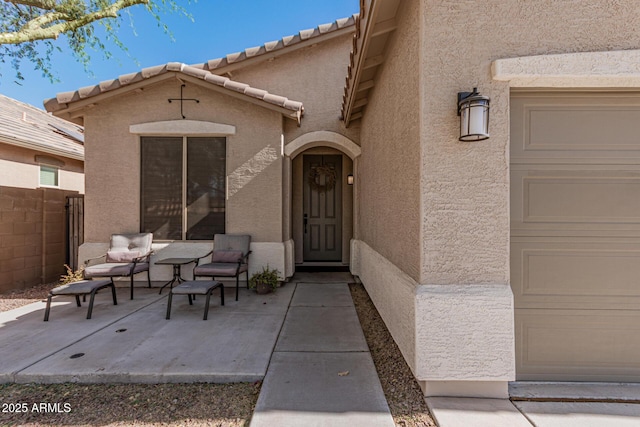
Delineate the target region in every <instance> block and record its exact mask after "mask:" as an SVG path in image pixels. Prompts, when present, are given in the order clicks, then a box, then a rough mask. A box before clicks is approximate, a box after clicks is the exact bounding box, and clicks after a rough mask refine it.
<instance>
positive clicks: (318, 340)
mask: <svg viewBox="0 0 640 427" xmlns="http://www.w3.org/2000/svg"><path fill="white" fill-rule="evenodd" d="M344 286H346V285H344ZM276 351H333V352H340V351H369V347H368V346H367V342H366V340H365V338H364V334H363V333H362V328H361V326H360V322H359V321H358V315H357V314H356V310H355V308H354V307H291V308H289V312H288V313H287V318H286V319H285V322H284V326H283V327H282V332H281V334H280V338H279V339H278V344H277V345H276Z"/></svg>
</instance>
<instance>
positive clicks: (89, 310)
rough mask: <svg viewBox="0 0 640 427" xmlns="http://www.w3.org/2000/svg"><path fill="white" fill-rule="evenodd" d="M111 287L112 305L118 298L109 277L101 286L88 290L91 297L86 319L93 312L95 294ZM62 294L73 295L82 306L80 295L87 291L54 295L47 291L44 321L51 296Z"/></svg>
mask: <svg viewBox="0 0 640 427" xmlns="http://www.w3.org/2000/svg"><path fill="white" fill-rule="evenodd" d="M71 286H73V283H72V284H71ZM108 287H110V288H111V296H112V298H113V305H118V299H117V298H116V287H115V284H114V283H113V279H111V281H110V282H109V283H106V284H104V285H102V286H99V287H97V288H95V289H93V290H91V292H88V293H89V295H91V298H90V299H89V309H88V310H87V319H91V314H92V313H93V301H94V299H95V296H96V294H97V293H98V291H99V290H101V289H104V288H108ZM63 295H73V296H75V297H76V305H77V306H78V307H82V304H80V295H82V296H84V297H86V295H87V293H86V292H85V293H81V294H77V293H71V292H70V293H63V294H56V295H54V294H53V293H51V292H49V295H48V296H47V307H46V308H45V310H44V321H45V322H48V321H49V313H50V312H51V298H53V297H55V296H63Z"/></svg>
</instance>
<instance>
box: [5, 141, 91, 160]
mask: <svg viewBox="0 0 640 427" xmlns="http://www.w3.org/2000/svg"><path fill="white" fill-rule="evenodd" d="M0 143H3V144H8V145H13V146H16V147H21V148H26V149H29V150H35V151H40V152H43V153H47V154H54V155H56V156H60V157H66V158H68V159H74V160H80V161H83V162H84V155H82V154H78V153H73V152H70V151H66V150H61V149H57V148H54V147H50V146H47V145H40V144H36V143H33V142H31V141H25V140H22V139H19V138H13V137H11V136H8V135H2V136H0Z"/></svg>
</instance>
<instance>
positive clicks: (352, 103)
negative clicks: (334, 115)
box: [342, 0, 400, 126]
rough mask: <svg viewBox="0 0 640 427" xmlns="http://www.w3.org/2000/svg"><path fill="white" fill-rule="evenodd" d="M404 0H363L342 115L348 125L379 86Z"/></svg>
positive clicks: (362, 111) (358, 114) (360, 114)
mask: <svg viewBox="0 0 640 427" xmlns="http://www.w3.org/2000/svg"><path fill="white" fill-rule="evenodd" d="M399 5H400V0H361V2H360V19H358V21H357V22H356V36H355V37H354V38H353V48H352V50H351V58H350V63H349V67H348V68H347V83H346V85H345V88H344V96H343V102H342V119H343V120H344V122H345V125H346V126H349V123H350V122H351V121H352V120H358V119H360V118H361V117H362V114H363V113H364V108H365V106H366V105H367V103H368V101H369V92H370V91H371V90H372V89H373V88H374V86H375V78H376V74H377V70H378V68H379V67H380V65H382V63H383V62H384V60H385V55H386V45H387V39H388V38H389V36H390V34H392V33H393V31H395V29H396V27H397V24H396V20H395V16H396V11H397V9H398V6H399Z"/></svg>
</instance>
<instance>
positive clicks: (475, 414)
mask: <svg viewBox="0 0 640 427" xmlns="http://www.w3.org/2000/svg"><path fill="white" fill-rule="evenodd" d="M426 401H427V406H428V407H429V411H430V412H431V415H432V416H433V418H434V419H435V421H436V422H437V423H438V426H439V427H486V426H491V427H531V423H529V421H527V419H526V418H525V417H524V416H523V415H522V414H521V413H520V411H518V409H517V408H516V407H515V406H513V405H512V404H511V402H510V401H509V400H507V399H473V398H462V397H429V398H427V399H426Z"/></svg>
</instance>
